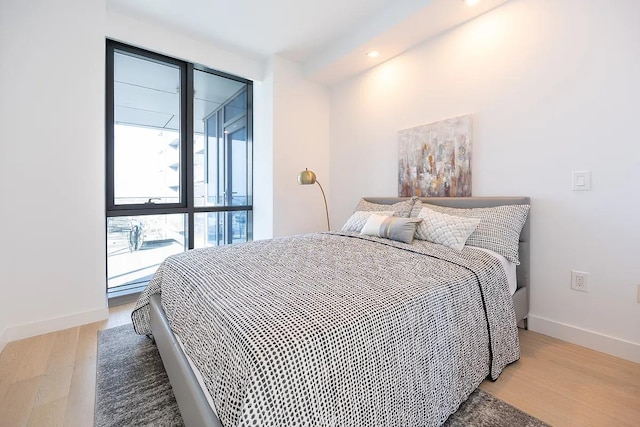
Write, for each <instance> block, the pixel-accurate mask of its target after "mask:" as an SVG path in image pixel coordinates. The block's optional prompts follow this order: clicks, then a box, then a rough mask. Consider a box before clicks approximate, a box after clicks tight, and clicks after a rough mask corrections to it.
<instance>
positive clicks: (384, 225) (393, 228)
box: [360, 213, 422, 244]
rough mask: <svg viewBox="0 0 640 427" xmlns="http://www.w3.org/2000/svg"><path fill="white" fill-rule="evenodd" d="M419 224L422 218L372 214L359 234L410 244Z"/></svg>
mask: <svg viewBox="0 0 640 427" xmlns="http://www.w3.org/2000/svg"><path fill="white" fill-rule="evenodd" d="M421 222H422V218H398V217H397V216H387V215H379V214H375V213H373V214H371V216H369V219H368V220H367V222H366V224H365V225H364V227H362V231H360V234H365V235H367V236H376V237H382V238H385V239H389V240H396V241H398V242H404V243H409V244H411V242H413V238H414V236H415V234H416V226H417V225H418V224H419V223H421Z"/></svg>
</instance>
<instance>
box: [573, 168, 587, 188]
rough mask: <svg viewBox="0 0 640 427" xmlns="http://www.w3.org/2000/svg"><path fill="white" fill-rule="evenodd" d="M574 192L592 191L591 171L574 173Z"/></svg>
mask: <svg viewBox="0 0 640 427" xmlns="http://www.w3.org/2000/svg"><path fill="white" fill-rule="evenodd" d="M572 178H573V179H572V180H571V183H572V187H571V189H572V190H573V191H589V190H591V171H573V172H572Z"/></svg>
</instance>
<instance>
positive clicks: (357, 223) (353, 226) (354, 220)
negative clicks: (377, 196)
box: [342, 211, 394, 233]
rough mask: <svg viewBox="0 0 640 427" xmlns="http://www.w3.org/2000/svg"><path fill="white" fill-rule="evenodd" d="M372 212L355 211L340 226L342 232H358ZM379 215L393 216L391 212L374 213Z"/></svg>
mask: <svg viewBox="0 0 640 427" xmlns="http://www.w3.org/2000/svg"><path fill="white" fill-rule="evenodd" d="M373 213H374V212H364V211H356V212H354V213H353V215H351V217H350V218H349V219H348V220H347V222H345V223H344V225H343V226H342V231H356V232H358V233H359V232H360V230H362V227H364V225H365V224H366V222H367V220H368V219H369V217H370V216H371V214H373ZM375 213H377V214H379V215H386V216H391V215H393V213H394V212H393V211H380V212H375Z"/></svg>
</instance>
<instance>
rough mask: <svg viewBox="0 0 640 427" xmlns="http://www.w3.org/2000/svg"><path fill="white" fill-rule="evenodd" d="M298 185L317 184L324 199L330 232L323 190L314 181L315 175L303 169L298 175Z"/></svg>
mask: <svg viewBox="0 0 640 427" xmlns="http://www.w3.org/2000/svg"><path fill="white" fill-rule="evenodd" d="M298 184H300V185H312V184H318V187H320V191H322V198H323V199H324V211H325V213H326V214H327V231H331V225H330V224H329V208H328V207H327V198H326V197H325V195H324V189H323V188H322V185H320V181H318V180H317V179H316V174H315V173H313V171H310V170H309V169H305V170H303V171H302V172H300V173H299V174H298Z"/></svg>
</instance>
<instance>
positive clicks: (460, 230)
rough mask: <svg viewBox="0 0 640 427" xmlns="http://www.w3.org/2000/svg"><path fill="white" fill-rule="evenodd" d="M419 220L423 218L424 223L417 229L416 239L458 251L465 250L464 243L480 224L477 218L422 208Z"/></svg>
mask: <svg viewBox="0 0 640 427" xmlns="http://www.w3.org/2000/svg"><path fill="white" fill-rule="evenodd" d="M418 218H422V222H421V223H420V225H418V228H417V229H416V239H420V240H426V241H428V242H432V243H438V244H440V245H444V246H448V247H450V248H453V249H455V250H457V251H461V250H462V248H464V243H465V242H466V241H467V239H468V238H469V236H470V235H471V233H473V231H474V230H475V229H476V227H477V226H478V224H479V223H480V220H479V219H477V218H463V217H460V216H454V215H447V214H443V213H439V212H436V211H434V210H431V209H429V208H422V210H421V211H420V213H419V214H418Z"/></svg>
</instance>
